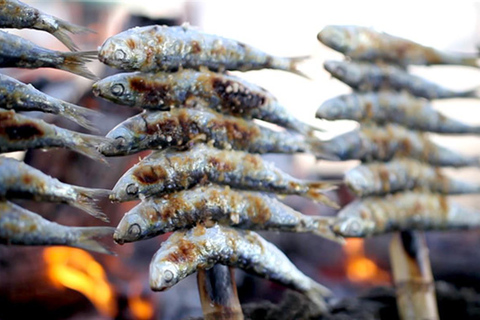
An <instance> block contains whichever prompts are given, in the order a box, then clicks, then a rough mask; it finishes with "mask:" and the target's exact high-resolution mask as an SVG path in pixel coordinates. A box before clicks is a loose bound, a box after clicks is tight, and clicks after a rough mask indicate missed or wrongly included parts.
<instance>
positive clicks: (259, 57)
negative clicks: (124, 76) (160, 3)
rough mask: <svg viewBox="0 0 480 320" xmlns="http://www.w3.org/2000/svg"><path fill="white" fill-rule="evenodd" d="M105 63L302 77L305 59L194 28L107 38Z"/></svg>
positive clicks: (134, 31)
mask: <svg viewBox="0 0 480 320" xmlns="http://www.w3.org/2000/svg"><path fill="white" fill-rule="evenodd" d="M98 51H99V54H98V58H99V60H100V61H102V62H103V63H105V64H107V65H109V66H111V67H114V68H117V69H121V70H125V71H142V72H155V71H176V70H178V69H179V68H181V67H183V68H185V69H200V68H201V67H207V68H208V69H210V70H213V71H223V70H240V71H248V70H258V69H264V68H270V69H279V70H285V71H290V72H293V73H297V74H300V72H299V71H298V70H297V68H296V65H297V63H298V62H299V61H302V60H304V59H305V58H280V57H275V56H272V55H269V54H267V53H265V52H262V51H260V50H258V49H255V48H253V47H250V46H248V45H246V44H243V43H241V42H238V41H235V40H232V39H227V38H223V37H220V36H217V35H211V34H207V33H204V32H201V31H199V30H196V29H194V28H192V27H189V26H186V25H183V26H173V27H168V26H158V25H152V26H146V27H136V28H132V29H128V30H126V31H123V32H121V33H119V34H116V35H115V36H112V37H110V38H108V39H107V40H106V41H105V42H104V43H103V45H102V46H101V47H100V48H99V50H98Z"/></svg>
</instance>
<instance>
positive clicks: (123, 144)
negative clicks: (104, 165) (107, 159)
mask: <svg viewBox="0 0 480 320" xmlns="http://www.w3.org/2000/svg"><path fill="white" fill-rule="evenodd" d="M145 126H146V125H145V122H144V121H143V120H142V119H139V118H137V117H132V118H129V119H127V120H125V121H124V122H122V123H120V124H118V125H117V126H116V127H115V128H113V129H112V130H110V132H109V133H107V135H106V138H109V139H110V141H109V142H106V143H104V144H102V145H101V146H100V147H99V150H100V152H101V153H103V154H104V155H105V156H120V155H128V154H132V153H135V152H139V151H142V150H144V149H143V148H142V147H143V144H142V141H143V140H144V139H145V130H146V128H145Z"/></svg>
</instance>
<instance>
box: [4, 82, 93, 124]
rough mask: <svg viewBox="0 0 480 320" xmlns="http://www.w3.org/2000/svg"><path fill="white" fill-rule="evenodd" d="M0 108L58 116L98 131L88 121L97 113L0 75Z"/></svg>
mask: <svg viewBox="0 0 480 320" xmlns="http://www.w3.org/2000/svg"><path fill="white" fill-rule="evenodd" d="M0 108H3V109H12V110H16V111H42V112H47V113H53V114H58V115H61V116H63V117H65V118H67V119H69V120H71V121H74V122H76V123H78V124H79V125H81V126H83V127H85V128H87V129H89V130H91V131H98V130H97V129H96V128H95V127H94V126H93V125H92V123H91V122H90V120H89V119H88V118H89V117H93V116H97V115H98V112H96V111H93V110H90V109H87V108H83V107H80V106H76V105H74V104H72V103H68V102H65V101H62V100H59V99H55V98H53V97H50V96H48V95H46V94H44V93H43V92H41V91H39V90H37V89H35V88H34V87H33V86H32V85H27V84H24V83H22V82H20V81H18V80H16V79H14V78H11V77H9V76H6V75H3V74H0Z"/></svg>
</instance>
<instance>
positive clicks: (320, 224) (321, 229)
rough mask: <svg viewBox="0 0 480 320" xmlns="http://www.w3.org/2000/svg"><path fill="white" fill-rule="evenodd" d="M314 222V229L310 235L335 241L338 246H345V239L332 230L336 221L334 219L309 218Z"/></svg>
mask: <svg viewBox="0 0 480 320" xmlns="http://www.w3.org/2000/svg"><path fill="white" fill-rule="evenodd" d="M310 218H311V219H312V220H313V221H314V225H315V229H314V230H312V233H313V234H315V235H317V236H320V237H322V238H325V239H328V240H332V241H335V242H336V243H338V244H341V245H345V243H346V242H345V239H344V238H343V237H342V236H339V235H337V234H336V233H334V232H333V230H332V228H331V227H332V225H333V223H334V222H335V221H336V220H337V219H336V217H317V216H310Z"/></svg>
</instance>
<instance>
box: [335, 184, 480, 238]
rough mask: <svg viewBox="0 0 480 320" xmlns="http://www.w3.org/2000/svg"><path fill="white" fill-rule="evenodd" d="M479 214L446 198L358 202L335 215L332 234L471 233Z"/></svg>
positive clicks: (412, 195) (409, 196)
mask: <svg viewBox="0 0 480 320" xmlns="http://www.w3.org/2000/svg"><path fill="white" fill-rule="evenodd" d="M479 226H480V214H479V212H476V211H475V210H472V209H469V208H464V207H462V206H460V205H458V204H456V203H454V202H452V201H450V200H448V198H447V197H446V196H443V195H439V194H432V193H419V192H404V193H396V194H393V195H388V196H386V197H367V198H364V199H358V200H355V201H354V202H352V203H350V204H348V205H347V206H346V207H344V208H343V209H342V210H341V211H340V212H339V214H338V221H337V222H336V223H335V224H334V227H333V231H334V232H335V233H337V234H339V235H341V236H344V237H368V236H373V235H379V234H384V233H389V232H394V231H408V230H451V229H472V228H478V227H479Z"/></svg>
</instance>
